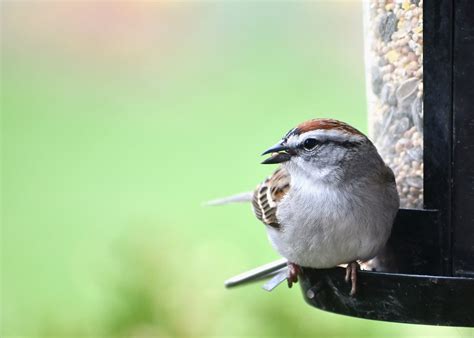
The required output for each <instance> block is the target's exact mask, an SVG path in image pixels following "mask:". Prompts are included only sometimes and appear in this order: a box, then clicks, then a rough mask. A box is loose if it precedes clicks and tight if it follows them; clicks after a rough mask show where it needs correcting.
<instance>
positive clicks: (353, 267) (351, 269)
mask: <svg viewBox="0 0 474 338" xmlns="http://www.w3.org/2000/svg"><path fill="white" fill-rule="evenodd" d="M359 268H360V266H359V263H357V262H350V263H349V264H347V267H346V277H345V280H346V283H349V281H350V282H351V284H352V285H351V292H350V293H349V294H350V295H351V296H354V295H355V294H356V292H357V270H358V269H359Z"/></svg>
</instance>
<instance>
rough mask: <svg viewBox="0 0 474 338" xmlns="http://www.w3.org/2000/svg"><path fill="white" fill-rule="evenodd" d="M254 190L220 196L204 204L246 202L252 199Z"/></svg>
mask: <svg viewBox="0 0 474 338" xmlns="http://www.w3.org/2000/svg"><path fill="white" fill-rule="evenodd" d="M252 197H253V192H252V191H248V192H242V193H240V194H236V195H232V196H227V197H223V198H218V199H215V200H212V201H208V202H205V203H204V206H215V205H224V204H230V203H245V202H250V201H252Z"/></svg>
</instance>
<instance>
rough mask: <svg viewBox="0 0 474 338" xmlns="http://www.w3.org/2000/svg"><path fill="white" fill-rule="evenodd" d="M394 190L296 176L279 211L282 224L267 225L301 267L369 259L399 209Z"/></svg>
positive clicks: (274, 239) (286, 254)
mask: <svg viewBox="0 0 474 338" xmlns="http://www.w3.org/2000/svg"><path fill="white" fill-rule="evenodd" d="M372 183H373V182H372ZM368 189H370V190H371V191H368ZM349 191H350V192H349ZM394 193H395V194H396V191H389V190H388V189H387V187H385V186H384V187H382V186H375V185H373V184H372V185H371V184H368V182H367V184H366V182H354V184H353V185H351V186H346V188H341V187H340V186H339V187H336V186H334V185H328V184H317V185H315V184H314V181H313V182H310V181H308V180H307V179H300V180H292V186H291V189H290V191H289V192H288V194H287V195H286V196H285V197H284V199H283V200H282V201H281V203H280V204H279V206H278V210H277V218H278V221H279V223H280V224H281V229H275V228H272V227H267V232H268V236H269V238H270V241H271V242H272V245H273V246H274V247H275V249H276V250H277V251H278V252H279V253H280V254H281V255H282V256H283V257H285V258H287V259H288V260H289V261H290V262H293V263H296V264H299V265H302V266H307V267H313V268H329V267H334V266H337V265H338V264H342V263H349V262H352V261H355V260H368V259H370V258H372V257H374V256H375V255H376V254H377V252H378V251H379V250H380V249H381V248H383V246H384V245H385V243H386V241H387V239H388V237H389V235H390V231H391V227H392V223H393V218H394V217H395V213H396V211H397V208H398V206H396V205H395V204H396V201H394V198H393V194H394ZM394 206H395V207H394Z"/></svg>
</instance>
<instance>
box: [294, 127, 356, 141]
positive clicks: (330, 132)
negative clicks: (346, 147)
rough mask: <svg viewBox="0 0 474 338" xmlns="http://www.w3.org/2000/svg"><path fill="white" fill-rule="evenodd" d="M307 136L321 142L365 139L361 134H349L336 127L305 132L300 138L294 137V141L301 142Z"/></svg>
mask: <svg viewBox="0 0 474 338" xmlns="http://www.w3.org/2000/svg"><path fill="white" fill-rule="evenodd" d="M307 138H315V139H317V140H318V141H320V142H325V141H332V142H362V141H364V140H365V136H363V135H359V134H349V133H347V132H344V131H340V130H334V129H317V130H312V131H308V132H306V133H303V134H302V135H300V136H299V137H298V138H296V139H294V141H295V143H299V142H300V141H301V140H303V139H307ZM292 141H293V140H292ZM291 143H293V142H291Z"/></svg>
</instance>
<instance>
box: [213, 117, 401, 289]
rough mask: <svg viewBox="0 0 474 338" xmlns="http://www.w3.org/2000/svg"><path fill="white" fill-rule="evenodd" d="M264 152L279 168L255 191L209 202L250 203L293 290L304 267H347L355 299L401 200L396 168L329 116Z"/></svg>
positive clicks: (359, 135) (311, 122) (267, 161)
mask: <svg viewBox="0 0 474 338" xmlns="http://www.w3.org/2000/svg"><path fill="white" fill-rule="evenodd" d="M262 155H269V157H267V158H266V159H265V160H264V161H263V162H262V164H267V165H270V164H276V165H278V167H277V169H276V170H275V171H274V172H273V174H272V175H271V176H269V177H267V178H266V179H265V180H264V181H263V182H262V183H260V184H259V185H258V186H257V187H256V189H255V190H254V191H253V192H249V193H242V194H238V195H234V196H231V197H228V198H224V199H221V200H215V201H211V202H210V204H227V203H230V202H242V201H249V202H250V201H251V203H252V207H253V211H254V213H255V216H256V217H257V218H258V219H259V220H260V221H261V222H262V223H263V224H265V227H266V232H267V236H268V239H269V241H270V243H271V245H272V246H273V248H274V249H275V250H276V251H277V252H278V253H279V254H280V255H281V256H283V257H284V258H286V259H287V261H288V276H287V281H288V286H289V287H291V286H292V285H293V283H296V282H297V281H298V275H300V274H301V271H302V269H301V267H307V268H314V269H325V268H333V267H336V266H339V265H342V264H347V265H346V274H345V280H346V282H351V290H350V295H351V296H354V295H355V294H356V291H357V271H358V270H359V268H360V266H359V263H358V262H365V261H368V260H370V259H372V258H374V257H375V256H377V254H378V253H379V252H381V251H382V250H383V249H384V247H385V245H386V242H387V240H388V238H389V236H390V233H391V229H392V225H393V221H394V219H395V216H396V214H397V212H398V209H399V205H400V200H399V195H398V192H397V186H396V182H395V176H394V174H393V171H392V170H391V169H390V168H389V167H388V166H387V165H386V164H385V162H384V161H383V159H382V157H381V156H380V154H379V153H378V151H377V149H376V147H375V146H374V144H373V143H372V142H371V141H370V140H369V138H368V137H367V136H366V135H364V134H363V133H362V132H360V131H359V130H357V129H356V128H354V127H352V126H350V125H349V124H347V123H344V122H342V121H338V120H335V119H330V118H317V119H312V120H309V121H305V122H303V123H301V124H299V125H297V126H296V127H295V128H293V129H291V130H290V131H289V132H288V133H286V134H285V135H284V136H283V137H282V138H281V139H280V140H279V141H278V142H277V143H276V144H275V145H274V146H272V147H270V148H269V149H267V150H265V151H264V152H263V154H262Z"/></svg>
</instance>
